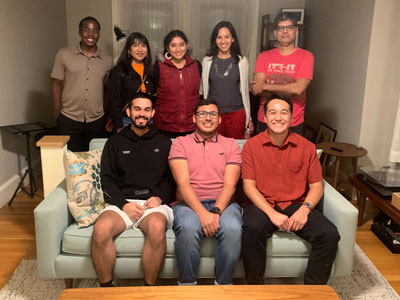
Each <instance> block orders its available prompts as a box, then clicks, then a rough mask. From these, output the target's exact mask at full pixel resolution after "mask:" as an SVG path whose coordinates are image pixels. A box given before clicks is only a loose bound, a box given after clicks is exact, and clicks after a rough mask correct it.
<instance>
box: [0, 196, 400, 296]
mask: <svg viewBox="0 0 400 300" xmlns="http://www.w3.org/2000/svg"><path fill="white" fill-rule="evenodd" d="M42 197H43V192H42V191H38V192H37V193H36V196H35V197H34V198H33V199H31V198H29V197H28V196H27V195H26V194H25V193H24V192H21V193H19V194H18V196H17V197H16V198H15V199H14V202H13V204H12V206H11V207H9V206H8V205H5V206H3V207H2V208H0V266H1V268H0V288H2V287H3V286H4V284H5V283H6V282H7V280H8V279H9V278H10V277H11V275H12V273H13V272H14V270H15V268H16V267H17V266H18V265H19V263H20V262H21V260H22V259H23V258H28V259H29V258H31V259H32V258H35V257H36V250H35V227H34V220H33V209H34V208H35V207H36V206H37V205H38V204H39V203H40V201H41V200H42ZM376 212H377V210H376V209H375V208H374V207H373V206H372V205H371V204H370V203H369V201H367V208H366V214H365V218H364V224H363V225H362V226H361V227H359V228H358V229H357V238H356V241H357V244H358V245H359V246H360V247H361V249H362V250H363V251H364V252H365V253H366V254H367V256H368V257H369V259H370V260H371V261H372V262H373V263H374V264H375V266H376V268H377V269H378V270H379V271H380V272H381V273H382V274H383V275H384V276H385V278H386V280H387V281H389V283H390V284H391V285H392V287H393V288H394V289H395V290H396V291H397V293H398V294H400V254H392V253H391V252H390V251H389V250H388V249H387V248H386V247H385V246H384V245H383V244H382V243H381V242H380V241H379V239H378V238H377V237H376V236H375V235H374V234H373V233H372V232H371V231H370V230H369V229H370V227H371V223H372V219H373V216H374V215H375V214H376Z"/></svg>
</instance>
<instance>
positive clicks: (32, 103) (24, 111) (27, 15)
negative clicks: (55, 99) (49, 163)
mask: <svg viewBox="0 0 400 300" xmlns="http://www.w3.org/2000/svg"><path fill="white" fill-rule="evenodd" d="M0 7H1V9H0V36H1V38H2V43H1V47H0V60H1V63H0V65H1V68H2V71H1V72H0V126H4V125H12V124H21V123H27V122H37V121H45V122H53V120H52V110H51V109H52V108H51V98H50V77H49V76H50V71H51V67H52V65H53V59H54V56H55V54H56V51H57V49H58V48H60V47H63V46H64V45H65V44H66V41H67V39H66V37H67V30H66V17H65V0H63V1H53V0H42V1H29V0H13V1H10V0H0ZM0 139H1V141H0V166H1V172H0V207H1V206H2V204H3V203H4V202H7V201H8V200H9V198H10V197H11V195H12V192H13V190H14V188H15V186H16V183H17V182H18V178H17V176H16V174H17V173H18V172H19V171H20V170H21V169H22V168H23V167H25V165H26V162H25V152H26V151H25V149H26V146H25V137H22V136H15V135H10V134H7V133H4V132H1V133H0ZM37 156H38V152H37V150H36V151H35V158H37ZM13 178H14V179H13ZM10 191H11V192H10Z"/></svg>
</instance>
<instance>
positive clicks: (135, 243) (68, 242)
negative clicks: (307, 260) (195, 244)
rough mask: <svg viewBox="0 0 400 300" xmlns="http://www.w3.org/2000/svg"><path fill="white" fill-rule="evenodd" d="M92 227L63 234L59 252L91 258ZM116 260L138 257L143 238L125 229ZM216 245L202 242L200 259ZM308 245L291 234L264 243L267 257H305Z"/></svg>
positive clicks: (170, 246) (170, 252)
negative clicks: (118, 258) (89, 256)
mask: <svg viewBox="0 0 400 300" xmlns="http://www.w3.org/2000/svg"><path fill="white" fill-rule="evenodd" d="M92 233H93V226H89V227H87V228H78V224H77V223H73V224H72V225H70V226H69V227H68V228H67V230H65V232H64V237H63V240H62V252H64V253H69V254H76V255H90V245H91V239H92ZM166 239H167V253H166V256H167V257H173V256H174V254H175V249H174V242H175V234H174V231H173V230H172V229H168V230H167V232H166ZM114 243H115V248H116V251H117V257H124V256H125V257H140V256H141V255H142V248H143V244H144V234H143V233H142V231H140V230H134V229H128V230H126V231H124V232H123V233H121V234H120V235H119V236H118V237H117V238H116V239H115V241H114ZM216 246H217V241H216V239H215V238H204V240H203V243H202V245H201V256H202V257H213V256H215V249H216ZM309 253H310V244H309V243H308V242H306V241H303V240H302V239H300V238H299V237H297V236H296V235H295V234H293V233H287V232H281V231H277V232H275V233H274V235H273V236H272V238H270V239H269V240H268V243H267V256H276V257H278V256H280V257H308V255H309Z"/></svg>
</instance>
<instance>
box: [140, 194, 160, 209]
mask: <svg viewBox="0 0 400 300" xmlns="http://www.w3.org/2000/svg"><path fill="white" fill-rule="evenodd" d="M161 203H162V200H161V198H160V197H150V198H149V199H147V201H146V202H145V203H144V207H145V208H154V207H157V206H160V205H161Z"/></svg>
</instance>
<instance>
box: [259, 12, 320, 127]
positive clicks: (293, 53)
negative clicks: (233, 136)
mask: <svg viewBox="0 0 400 300" xmlns="http://www.w3.org/2000/svg"><path fill="white" fill-rule="evenodd" d="M274 23H275V30H274V35H275V37H276V39H277V40H278V47H277V48H275V49H272V50H269V51H265V52H262V53H261V54H260V55H259V56H258V57H257V61H256V66H255V69H254V75H253V88H252V90H253V93H254V94H255V95H260V96H262V98H261V101H260V108H259V111H258V116H257V119H258V120H257V128H256V132H257V133H260V132H262V131H264V130H265V129H266V128H267V125H266V123H265V121H264V114H263V105H264V102H265V97H266V96H267V95H268V93H270V92H278V93H284V94H287V95H290V96H291V98H292V102H293V119H292V122H291V123H290V127H291V128H290V130H291V131H293V132H296V133H298V134H300V135H303V123H304V108H305V106H306V89H307V87H308V85H309V84H310V83H311V80H312V79H313V71H314V56H313V55H312V53H311V52H309V51H306V50H304V49H301V48H299V47H296V45H295V41H296V36H297V34H298V27H297V21H296V20H295V19H293V17H292V16H291V15H289V14H287V13H280V14H278V15H277V16H276V18H275V22H274Z"/></svg>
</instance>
